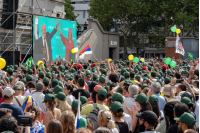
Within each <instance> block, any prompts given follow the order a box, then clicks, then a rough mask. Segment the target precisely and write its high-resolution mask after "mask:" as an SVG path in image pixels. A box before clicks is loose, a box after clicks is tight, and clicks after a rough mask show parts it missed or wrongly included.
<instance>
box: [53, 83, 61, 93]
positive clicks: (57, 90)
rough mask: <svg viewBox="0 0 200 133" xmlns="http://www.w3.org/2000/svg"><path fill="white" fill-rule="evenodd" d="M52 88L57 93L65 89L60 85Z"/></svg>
mask: <svg viewBox="0 0 200 133" xmlns="http://www.w3.org/2000/svg"><path fill="white" fill-rule="evenodd" d="M51 90H53V91H55V92H56V93H59V92H62V91H63V88H62V87H61V86H60V85H56V86H55V87H54V88H51Z"/></svg>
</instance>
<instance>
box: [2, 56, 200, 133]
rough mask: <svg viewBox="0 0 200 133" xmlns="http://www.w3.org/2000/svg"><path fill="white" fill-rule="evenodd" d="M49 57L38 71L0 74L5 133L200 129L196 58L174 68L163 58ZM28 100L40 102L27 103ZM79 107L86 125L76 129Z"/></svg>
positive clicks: (15, 69) (187, 132) (180, 132)
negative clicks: (25, 122) (26, 122)
mask: <svg viewBox="0 0 200 133" xmlns="http://www.w3.org/2000/svg"><path fill="white" fill-rule="evenodd" d="M43 60H44V64H42V63H40V64H39V66H38V65H36V64H35V65H33V66H32V67H30V68H29V66H27V64H23V65H22V64H21V63H19V65H14V66H12V65H10V66H7V69H6V70H5V71H3V70H1V71H0V132H4V133H8V131H10V132H9V133H12V132H14V133H21V132H22V131H23V130H25V132H28V133H92V132H93V133H139V132H145V133H156V132H160V133H196V132H198V130H199V70H198V69H197V68H198V66H197V65H198V59H193V60H192V59H185V60H183V59H175V58H172V60H173V61H175V62H176V67H173V68H172V67H170V65H167V64H165V63H164V60H165V59H164V58H163V59H159V58H158V57H156V58H149V59H145V61H144V62H142V61H139V62H137V63H135V62H132V61H129V60H124V61H122V60H111V61H110V60H108V59H106V60H104V61H102V60H99V61H98V60H97V59H96V60H95V61H91V60H89V61H88V62H84V61H79V62H78V63H69V62H66V63H64V64H62V63H61V60H60V61H57V62H54V63H51V64H49V63H47V62H46V60H45V59H43ZM30 97H31V98H33V100H34V101H35V102H31V104H25V102H27V98H30ZM78 99H80V104H79V100H78ZM79 105H80V106H79ZM23 106H26V107H25V109H24V107H23ZM79 108H80V121H78V123H79V122H80V128H78V127H77V125H76V124H75V123H77V122H76V116H78V115H79V114H78V113H77V112H79V111H78V109H79ZM20 115H24V116H31V117H32V119H31V120H32V125H31V126H19V117H20ZM77 118H78V117H77Z"/></svg>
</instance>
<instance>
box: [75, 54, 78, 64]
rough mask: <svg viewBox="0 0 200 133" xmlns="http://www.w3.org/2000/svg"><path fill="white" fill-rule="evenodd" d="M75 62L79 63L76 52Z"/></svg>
mask: <svg viewBox="0 0 200 133" xmlns="http://www.w3.org/2000/svg"><path fill="white" fill-rule="evenodd" d="M75 63H78V57H77V53H75Z"/></svg>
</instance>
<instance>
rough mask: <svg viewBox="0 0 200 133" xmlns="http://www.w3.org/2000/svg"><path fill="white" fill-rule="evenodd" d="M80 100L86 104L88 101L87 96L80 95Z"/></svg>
mask: <svg viewBox="0 0 200 133" xmlns="http://www.w3.org/2000/svg"><path fill="white" fill-rule="evenodd" d="M80 100H81V103H82V104H85V103H86V102H87V97H85V96H80Z"/></svg>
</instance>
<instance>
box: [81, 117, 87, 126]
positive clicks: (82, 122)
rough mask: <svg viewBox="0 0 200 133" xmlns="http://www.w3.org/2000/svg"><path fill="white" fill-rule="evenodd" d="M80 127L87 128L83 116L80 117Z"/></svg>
mask: <svg viewBox="0 0 200 133" xmlns="http://www.w3.org/2000/svg"><path fill="white" fill-rule="evenodd" d="M80 127H84V128H87V120H86V119H85V118H83V117H82V118H80Z"/></svg>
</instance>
